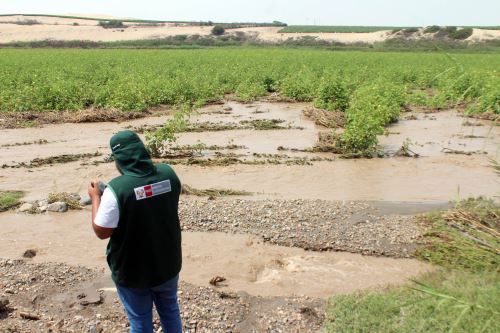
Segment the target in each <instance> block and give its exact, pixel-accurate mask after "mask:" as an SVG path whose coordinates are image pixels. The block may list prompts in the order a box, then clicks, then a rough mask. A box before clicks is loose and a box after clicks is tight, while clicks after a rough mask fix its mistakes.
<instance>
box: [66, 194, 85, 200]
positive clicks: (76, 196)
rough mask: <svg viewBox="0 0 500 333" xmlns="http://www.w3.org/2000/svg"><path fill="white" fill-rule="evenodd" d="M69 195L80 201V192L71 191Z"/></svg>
mask: <svg viewBox="0 0 500 333" xmlns="http://www.w3.org/2000/svg"><path fill="white" fill-rule="evenodd" d="M69 197H70V198H71V199H73V200H75V201H80V200H81V198H82V197H80V194H78V193H71V194H70V195H69Z"/></svg>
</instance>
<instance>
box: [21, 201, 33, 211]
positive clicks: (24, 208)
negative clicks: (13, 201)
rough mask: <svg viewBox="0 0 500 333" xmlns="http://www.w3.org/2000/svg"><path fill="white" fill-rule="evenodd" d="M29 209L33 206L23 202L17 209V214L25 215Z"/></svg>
mask: <svg viewBox="0 0 500 333" xmlns="http://www.w3.org/2000/svg"><path fill="white" fill-rule="evenodd" d="M31 209H33V204H30V203H27V202H25V203H23V204H22V205H21V207H19V209H18V210H17V211H18V212H19V213H26V212H29V211H30V210H31Z"/></svg>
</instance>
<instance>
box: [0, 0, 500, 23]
mask: <svg viewBox="0 0 500 333" xmlns="http://www.w3.org/2000/svg"><path fill="white" fill-rule="evenodd" d="M11 13H19V14H85V15H89V16H90V15H91V14H100V15H112V16H117V17H132V18H137V19H151V20H176V21H208V20H211V21H214V22H272V21H275V20H276V21H282V22H286V23H288V24H308V25H365V26H367V25H378V26H426V25H433V24H436V25H457V26H460V25H483V26H492V25H495V26H500V0H474V1H471V0H412V1H408V0H245V1H242V0H231V1H228V0H226V1H221V0H176V1H171V0H163V1H162V0H141V1H137V0H134V1H132V0H108V1H103V0H0V14H11Z"/></svg>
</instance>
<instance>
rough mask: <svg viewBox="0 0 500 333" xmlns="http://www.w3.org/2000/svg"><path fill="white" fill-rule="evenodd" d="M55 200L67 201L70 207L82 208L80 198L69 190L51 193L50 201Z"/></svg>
mask: <svg viewBox="0 0 500 333" xmlns="http://www.w3.org/2000/svg"><path fill="white" fill-rule="evenodd" d="M54 202H65V203H66V204H67V205H68V208H69V209H75V210H79V209H82V205H80V200H79V198H76V197H75V195H72V194H70V193H67V192H61V193H50V194H49V197H48V203H49V204H51V203H54Z"/></svg>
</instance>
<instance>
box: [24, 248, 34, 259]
mask: <svg viewBox="0 0 500 333" xmlns="http://www.w3.org/2000/svg"><path fill="white" fill-rule="evenodd" d="M35 256H36V250H33V249H28V250H26V251H24V253H23V257H24V258H33V257H35Z"/></svg>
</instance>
